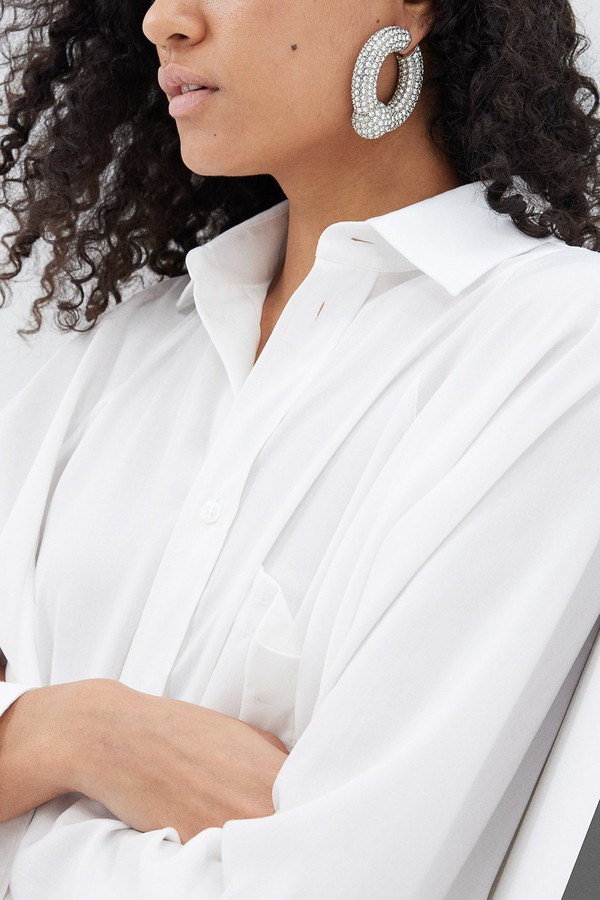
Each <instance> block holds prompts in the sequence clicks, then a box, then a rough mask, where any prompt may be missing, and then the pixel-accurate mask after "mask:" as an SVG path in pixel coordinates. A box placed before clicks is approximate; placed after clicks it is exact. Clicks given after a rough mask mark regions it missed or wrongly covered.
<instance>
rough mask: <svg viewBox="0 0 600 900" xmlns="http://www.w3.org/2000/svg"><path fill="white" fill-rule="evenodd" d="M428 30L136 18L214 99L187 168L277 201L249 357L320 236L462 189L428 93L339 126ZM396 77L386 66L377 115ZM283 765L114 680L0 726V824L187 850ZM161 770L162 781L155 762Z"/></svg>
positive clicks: (89, 684) (283, 8)
mask: <svg viewBox="0 0 600 900" xmlns="http://www.w3.org/2000/svg"><path fill="white" fill-rule="evenodd" d="M430 19H431V7H430V2H429V0H418V2H412V0H328V2H327V3H323V0H301V2H299V0H293V2H292V0H156V2H154V3H153V4H152V6H151V7H150V8H149V10H148V12H147V15H146V17H145V20H144V33H145V35H146V37H147V38H148V39H149V40H151V41H152V42H153V43H154V44H155V45H156V47H157V53H158V59H159V62H160V64H161V65H166V64H168V63H170V62H174V63H178V64H180V65H183V66H185V67H186V68H188V69H191V70H192V71H193V72H196V73H198V74H201V75H203V76H204V77H205V79H206V80H208V81H210V83H212V84H215V85H216V86H217V87H218V88H219V91H218V93H217V94H215V95H214V96H213V97H211V98H210V99H209V100H208V101H207V103H206V104H202V105H200V106H199V107H196V109H195V110H193V111H189V112H188V113H186V114H185V115H184V116H181V117H179V118H178V119H177V128H178V130H179V134H180V138H181V151H182V155H183V159H184V161H185V163H186V164H187V165H188V167H189V168H190V169H192V170H193V171H195V172H197V173H199V174H205V175H226V176H235V175H250V174H260V173H269V174H272V175H273V176H274V177H275V178H276V179H277V180H278V182H279V184H280V185H281V187H282V188H283V190H284V191H285V193H286V196H287V197H288V200H289V212H290V217H289V233H288V240H287V246H286V252H285V259H284V262H283V266H282V268H281V270H280V271H279V272H278V273H276V276H275V278H274V279H273V282H272V284H271V286H270V288H269V291H268V294H267V298H266V300H265V304H264V308H263V316H262V321H261V331H262V334H261V339H260V343H259V345H258V348H257V357H258V355H259V354H260V352H261V350H262V347H263V346H264V344H265V342H266V340H268V337H269V335H270V333H271V331H272V329H273V327H274V326H275V324H276V322H277V320H278V318H279V315H280V314H281V311H282V310H283V308H284V307H285V304H286V303H287V302H288V300H289V298H290V296H291V295H292V294H293V293H294V291H295V290H296V288H297V287H298V286H299V284H300V283H301V282H302V281H303V280H304V278H305V277H306V276H307V274H308V273H309V271H310V269H311V268H312V265H313V262H314V255H315V249H316V246H317V242H318V240H319V237H320V235H321V233H322V231H323V230H324V229H325V228H326V227H327V226H328V225H330V224H332V223H334V222H337V221H357V220H359V221H360V220H363V219H365V218H368V217H371V216H377V215H383V214H384V213H386V212H390V211H392V210H395V209H399V208H401V207H404V206H407V205H409V204H411V203H415V202H417V201H419V200H423V199H426V198H428V197H431V196H434V195H435V194H438V193H440V192H442V191H445V190H449V189H451V188H453V187H456V186H457V185H459V184H460V183H461V179H460V177H459V176H458V174H457V172H456V171H455V170H454V168H453V166H452V165H451V163H450V162H449V160H448V159H447V158H446V157H445V156H444V155H443V154H442V153H441V152H440V151H439V150H438V149H437V148H435V146H434V145H433V143H432V142H431V140H430V138H429V135H428V123H429V121H430V117H431V115H432V112H433V110H434V108H435V98H433V97H432V96H431V95H430V92H429V91H428V89H427V87H426V88H425V90H424V91H423V93H422V96H421V99H420V100H419V103H418V105H417V108H416V110H415V111H414V113H413V114H412V116H411V117H410V118H409V120H408V121H407V122H406V123H405V124H404V125H403V126H402V127H401V128H400V129H398V130H397V131H395V132H393V133H391V134H388V135H386V136H384V137H382V138H380V139H378V140H376V141H368V140H365V139H363V138H360V137H359V136H358V135H357V134H356V133H355V132H354V130H353V128H352V125H351V114H352V104H351V99H350V83H351V78H352V71H353V68H354V63H355V61H356V57H357V56H358V53H359V51H360V49H361V48H362V46H363V44H364V43H365V41H366V40H367V39H368V38H369V37H370V36H371V35H372V34H373V33H374V32H375V31H377V30H378V29H380V28H383V27H384V26H386V25H400V26H402V27H405V28H408V29H409V31H410V32H411V35H412V37H413V40H412V44H411V46H410V47H409V48H408V50H407V51H406V52H407V53H410V52H411V51H412V49H413V47H414V46H415V44H416V43H420V42H421V41H423V39H424V38H425V37H426V35H427V31H428V28H429V27H430ZM424 49H425V48H424ZM425 66H426V70H427V56H426V54H425ZM396 79H397V64H396V61H395V58H394V57H393V56H390V57H388V59H387V60H386V62H385V64H384V66H383V69H382V71H381V76H380V80H379V86H378V96H379V99H380V100H382V101H383V102H388V101H389V99H390V98H391V96H392V94H393V91H394V88H395V84H396ZM240 135H242V136H243V139H240ZM1 674H2V678H4V672H2V673H1ZM286 756H287V750H286V748H285V747H284V746H283V744H281V742H280V741H279V739H278V738H277V737H276V736H275V735H271V734H268V733H267V732H264V731H261V730H260V729H258V728H255V727H254V726H251V725H248V724H246V723H244V722H240V721H238V720H237V719H234V718H231V717H229V716H225V715H222V714H221V713H216V712H213V711H212V710H209V709H205V708H203V707H200V706H196V705H193V704H189V703H184V702H182V701H178V700H171V699H168V698H163V697H153V696H149V695H147V694H143V693H141V692H138V691H134V690H132V689H130V688H127V687H125V686H124V685H121V684H119V683H118V682H116V681H110V680H107V679H90V680H86V681H79V682H74V683H72V684H63V685H53V686H50V687H44V688H39V689H37V690H32V691H30V692H28V693H26V694H24V695H23V696H22V697H21V698H19V699H18V700H17V701H16V702H15V703H13V704H12V706H11V707H10V708H9V709H8V710H7V712H6V713H5V714H4V715H3V716H1V717H0V821H6V820H8V819H10V818H13V817H14V816H16V815H19V814H20V813H23V812H26V811H27V810H29V809H32V808H34V807H36V806H38V805H40V804H42V803H44V802H46V801H48V800H50V799H52V798H53V797H57V796H60V795H61V794H64V793H67V792H70V791H79V792H81V793H83V794H85V795H87V796H89V797H91V798H92V799H94V800H98V801H100V802H101V803H103V804H104V805H105V806H106V807H107V808H108V809H109V810H111V812H113V813H114V814H115V815H116V816H118V817H119V818H120V819H121V820H122V821H124V822H125V823H126V824H128V825H130V826H132V827H134V828H137V829H138V830H140V831H148V830H151V829H154V828H159V827H163V826H165V825H171V826H173V827H175V828H176V829H177V830H178V832H179V835H180V837H181V839H182V841H184V842H185V841H186V840H188V839H190V838H191V837H192V836H193V835H195V834H197V833H198V832H199V831H201V830H203V829H204V828H208V827H211V826H222V825H223V824H224V823H225V822H226V821H228V820H230V819H236V818H238V819H241V818H248V817H255V816H265V815H271V814H272V813H273V812H274V809H273V806H272V799H271V797H272V787H273V783H274V781H275V779H276V777H277V774H278V773H279V771H280V769H281V766H282V765H283V764H284V762H285V759H286ZM165 759H168V760H169V767H168V778H165V775H164V772H163V771H162V770H161V769H164V766H162V764H161V765H158V766H157V764H156V760H165Z"/></svg>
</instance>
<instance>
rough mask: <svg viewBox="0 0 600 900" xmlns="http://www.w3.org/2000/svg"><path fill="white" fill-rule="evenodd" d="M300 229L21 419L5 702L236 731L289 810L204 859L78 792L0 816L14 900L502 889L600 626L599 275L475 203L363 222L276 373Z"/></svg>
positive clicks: (190, 294) (9, 457)
mask: <svg viewBox="0 0 600 900" xmlns="http://www.w3.org/2000/svg"><path fill="white" fill-rule="evenodd" d="M287 214H288V204H287V201H284V202H283V203H280V204H278V205H277V206H274V207H273V208H272V209H270V210H268V211H266V212H264V213H261V214H259V215H257V216H255V217H254V218H253V219H251V220H249V221H247V222H244V223H242V224H241V225H238V226H237V227H234V228H232V229H230V230H229V231H227V232H225V233H224V234H222V235H220V236H219V237H217V238H215V239H214V240H212V241H211V242H210V243H208V244H206V245H204V246H202V247H199V248H197V249H195V250H192V251H191V252H190V253H189V255H188V259H187V262H188V270H189V274H190V279H188V278H187V277H182V278H178V279H173V280H169V281H166V282H163V283H162V284H161V285H159V286H157V287H156V286H155V287H152V288H150V289H148V290H147V291H145V292H143V293H141V294H139V295H138V296H136V297H134V298H133V299H132V300H130V301H128V302H127V303H126V304H123V305H122V306H120V307H117V308H116V309H114V310H113V311H112V312H110V313H109V314H107V315H105V316H104V317H103V319H102V320H101V322H100V323H99V325H98V326H97V327H96V328H95V329H94V330H93V331H92V332H90V333H88V334H85V335H75V336H73V337H72V338H69V339H68V340H67V342H66V344H65V346H64V347H62V348H61V349H60V350H59V351H58V353H57V354H56V355H55V356H54V357H53V358H52V359H51V360H50V361H49V362H48V363H47V364H46V366H45V367H44V368H43V369H42V370H41V371H40V372H39V374H37V375H36V376H35V377H34V378H33V380H32V381H31V382H30V384H29V385H28V386H27V387H26V388H25V389H24V390H23V391H22V392H21V393H20V394H19V395H18V396H17V397H16V398H15V399H14V400H13V401H12V402H11V403H10V404H9V406H8V407H7V408H6V409H5V411H4V412H3V414H2V415H1V416H0V527H1V533H0V534H1V536H0V603H1V615H0V647H1V648H2V650H3V652H4V653H5V655H6V657H7V659H8V669H7V684H6V685H1V686H0V688H1V690H0V700H1V702H2V705H1V706H0V709H5V708H6V707H7V706H8V705H9V704H10V703H11V702H12V701H13V700H14V699H15V698H16V697H18V696H19V694H20V693H21V692H22V691H23V690H24V689H26V688H27V687H32V686H36V685H46V684H50V683H60V682H67V681H72V680H76V679H82V678H88V677H100V676H101V677H108V678H115V679H120V680H122V681H124V682H125V683H127V684H129V685H130V686H132V687H135V688H137V689H139V690H143V691H148V692H152V693H156V694H165V695H167V696H171V697H177V698H181V699H184V700H188V701H191V702H194V703H198V704H201V705H204V706H208V707H211V708H213V709H217V710H220V711H222V712H224V713H226V714H228V715H232V716H237V717H239V718H241V719H243V720H244V721H247V722H250V723H252V724H255V725H258V726H260V727H261V728H264V729H267V730H269V731H272V732H274V733H275V734H277V735H278V736H279V737H280V738H281V739H282V740H283V741H284V743H285V744H286V746H287V747H288V748H289V749H290V751H291V752H290V754H289V756H288V757H287V758H286V761H285V762H284V765H283V767H282V769H281V771H280V773H279V775H278V777H277V779H276V781H275V784H274V787H273V802H274V807H275V814H274V815H273V816H270V817H266V818H260V819H246V820H233V821H230V822H227V823H226V824H225V826H224V827H223V828H222V829H221V828H209V829H206V830H205V831H202V832H200V833H199V834H198V835H197V836H196V837H194V838H193V839H192V840H190V841H188V842H187V843H186V844H185V845H182V844H181V843H180V841H179V838H178V835H177V833H176V831H175V830H174V829H173V828H167V829H164V830H161V831H153V832H149V833H146V834H142V833H138V832H137V831H134V830H133V829H131V828H128V827H126V826H125V825H124V824H123V823H122V822H120V821H118V820H117V819H115V818H114V817H113V816H112V815H111V814H110V813H109V812H108V811H107V810H106V809H104V808H103V807H101V806H100V805H99V804H98V803H95V802H93V801H91V800H89V799H87V798H85V797H82V796H81V795H74V794H71V795H68V796H66V797H61V798H58V799H57V800H55V801H52V802H50V803H47V804H45V805H44V806H42V807H40V808H38V810H37V811H36V812H35V814H34V815H33V817H31V816H25V817H23V818H22V819H18V820H14V821H13V822H10V823H7V824H6V825H4V826H2V827H1V828H0V858H1V859H2V862H3V866H4V883H3V885H1V886H0V896H1V895H2V890H3V889H6V886H7V885H8V882H9V881H10V888H9V893H8V895H7V896H10V897H11V900H101V898H102V900H133V898H140V900H165V898H171V897H173V898H175V897H176V898H177V900H192V898H194V900H196V898H202V900H231V898H240V900H308V898H310V900H332V898H340V900H342V898H343V900H365V898H367V897H369V898H371V897H372V898H377V900H397V898H399V897H401V898H402V900H483V898H485V897H486V896H487V895H488V892H489V890H490V887H491V885H492V882H493V880H494V877H495V874H496V872H497V870H498V868H499V866H500V863H501V861H502V858H503V855H504V853H505V851H506V849H507V846H508V844H509V842H510V840H511V838H512V835H513V833H514V830H515V828H516V826H517V824H518V820H519V817H520V815H521V813H522V811H523V809H524V807H525V804H526V802H527V799H528V797H529V794H530V792H531V789H532V787H533V785H534V782H535V778H536V777H537V775H538V773H539V770H540V768H541V766H542V764H543V761H544V759H545V756H546V754H547V752H548V749H549V747H550V744H551V741H552V738H553V736H554V734H555V732H556V729H557V728H558V723H559V721H560V716H561V715H562V711H563V710H564V707H565V705H566V702H568V695H569V693H570V691H571V690H572V686H573V680H574V677H576V674H577V672H578V670H579V668H580V667H581V664H582V660H583V659H584V657H585V653H586V652H587V648H588V647H589V636H590V634H591V633H592V632H593V629H594V625H595V622H596V619H597V618H598V616H599V614H600V582H599V576H600V258H599V257H598V256H597V255H596V254H594V253H591V252H590V251H587V250H582V249H576V248H570V247H567V246H566V245H564V244H563V243H561V242H560V241H558V240H556V239H554V238H550V239H546V240H542V241H540V240H536V239H534V238H529V237H526V236H525V235H523V234H521V233H520V232H519V231H518V230H517V229H516V228H515V227H514V225H513V224H512V222H510V220H508V219H506V218H504V217H502V216H498V215H496V214H494V213H492V212H491V211H490V210H489V209H488V207H487V206H486V204H485V201H484V200H483V197H482V194H481V189H480V186H479V185H467V186H465V187H461V188H458V189H456V190H453V191H449V192H447V193H445V194H441V195H439V196H437V197H435V198H433V199H431V200H426V201H424V202H422V203H418V204H415V205H413V206H410V207H408V208H405V209H402V210H397V211H394V212H391V213H389V214H386V215H383V216H378V217H375V218H371V219H367V220H366V221H363V222H339V223H336V224H333V225H330V226H329V227H328V228H326V229H325V230H324V232H323V233H322V235H321V237H320V239H319V242H318V247H317V251H316V257H315V262H314V265H313V268H312V269H311V271H310V273H309V274H308V276H307V277H306V279H305V280H304V282H303V283H302V284H301V285H300V287H299V288H298V289H297V291H296V292H295V293H294V295H293V296H292V297H291V298H290V300H289V302H288V303H287V305H286V307H285V308H284V310H283V313H282V315H281V317H280V318H279V320H278V322H277V324H276V326H275V328H274V330H273V332H272V334H271V336H270V338H269V340H268V342H267V344H266V346H265V348H264V350H263V351H262V353H261V355H260V356H259V358H258V360H257V362H256V364H254V358H255V354H256V349H257V345H258V341H259V335H260V313H261V308H262V303H263V301H264V298H265V295H266V291H267V288H268V286H269V283H270V281H271V280H272V277H273V275H274V273H275V271H276V269H277V266H278V264H279V261H280V259H281V256H282V254H283V252H284V249H285V238H286V230H287ZM586 642H587V643H586ZM574 673H575V675H574ZM158 764H160V765H168V760H161V761H158Z"/></svg>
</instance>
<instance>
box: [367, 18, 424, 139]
mask: <svg viewBox="0 0 600 900" xmlns="http://www.w3.org/2000/svg"><path fill="white" fill-rule="evenodd" d="M410 42H411V36H410V32H409V31H407V30H406V28H399V27H397V26H395V25H390V26H388V27H387V28H381V29H380V30H379V31H376V32H375V34H374V35H372V36H371V37H370V38H369V40H368V41H367V42H366V44H365V45H364V47H363V48H362V50H361V51H360V53H359V55H358V59H357V60H356V65H355V67H354V72H353V75H352V106H353V107H354V112H353V114H352V125H353V127H354V130H355V131H356V133H357V134H359V135H360V136H361V137H364V138H367V139H369V140H374V139H375V138H379V137H381V136H382V135H384V134H387V133H388V131H394V130H395V129H396V128H399V127H400V125H403V124H404V123H405V122H406V120H407V119H408V117H409V116H410V114H411V113H412V111H413V110H414V108H415V106H416V105H417V100H418V99H419V95H420V93H421V88H422V86H423V54H422V53H421V48H420V47H419V45H418V44H417V46H416V47H415V49H414V50H413V52H412V53H411V54H410V56H401V55H400V54H401V52H402V51H403V50H406V49H407V48H408V47H410ZM390 53H395V54H396V58H397V60H398V84H397V85H396V90H395V91H394V96H393V97H392V99H391V100H390V102H389V103H387V104H386V103H382V102H381V101H380V100H378V99H377V81H378V79H379V73H380V71H381V67H382V65H383V63H384V62H385V60H386V58H387V57H388V56H389V55H390Z"/></svg>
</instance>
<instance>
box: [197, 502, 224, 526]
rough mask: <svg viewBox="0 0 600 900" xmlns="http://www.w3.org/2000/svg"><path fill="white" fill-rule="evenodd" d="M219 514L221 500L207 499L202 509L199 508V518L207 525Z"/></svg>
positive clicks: (215, 519) (214, 520)
mask: <svg viewBox="0 0 600 900" xmlns="http://www.w3.org/2000/svg"><path fill="white" fill-rule="evenodd" d="M220 515H221V501H220V500H207V501H206V503H205V504H204V506H203V507H202V509H201V510H200V518H201V519H202V521H203V522H206V524H207V525H212V524H213V522H216V521H217V519H218V518H219V516H220Z"/></svg>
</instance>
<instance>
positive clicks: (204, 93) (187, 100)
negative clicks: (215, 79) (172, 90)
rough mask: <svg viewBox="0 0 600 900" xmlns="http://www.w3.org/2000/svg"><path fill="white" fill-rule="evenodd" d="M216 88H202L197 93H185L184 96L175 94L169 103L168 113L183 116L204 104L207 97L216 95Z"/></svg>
mask: <svg viewBox="0 0 600 900" xmlns="http://www.w3.org/2000/svg"><path fill="white" fill-rule="evenodd" d="M217 91H218V88H204V89H202V90H199V91H186V92H185V94H176V96H175V97H173V99H172V100H171V102H170V103H169V113H170V115H172V116H184V115H185V114H186V113H189V112H191V111H192V110H193V109H196V107H197V106H201V105H202V104H203V103H206V101H207V100H208V98H209V97H212V95H213V94H216V93H217Z"/></svg>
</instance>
